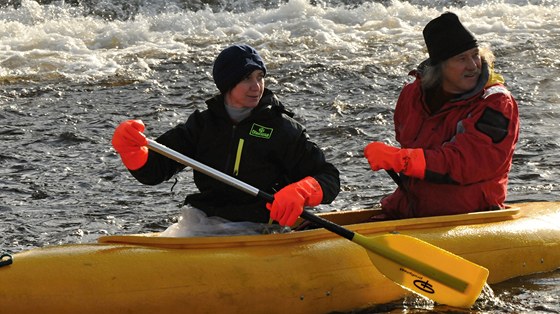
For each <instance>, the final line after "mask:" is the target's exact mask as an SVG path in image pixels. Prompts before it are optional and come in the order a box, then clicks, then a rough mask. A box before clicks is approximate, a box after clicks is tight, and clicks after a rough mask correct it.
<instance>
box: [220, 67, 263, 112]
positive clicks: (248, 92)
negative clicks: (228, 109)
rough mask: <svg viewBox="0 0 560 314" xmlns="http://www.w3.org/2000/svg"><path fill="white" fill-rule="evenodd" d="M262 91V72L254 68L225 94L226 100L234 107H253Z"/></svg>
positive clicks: (257, 102) (259, 98)
mask: <svg viewBox="0 0 560 314" xmlns="http://www.w3.org/2000/svg"><path fill="white" fill-rule="evenodd" d="M263 92H264V72H263V71H261V70H255V71H253V72H251V74H249V75H247V76H246V77H245V78H243V79H242V80H241V82H239V83H237V85H235V86H234V87H233V88H232V89H231V90H230V91H229V92H227V94H226V102H227V104H228V105H230V106H232V107H235V108H255V107H256V106H257V105H258V104H259V101H260V100H261V97H262V95H263Z"/></svg>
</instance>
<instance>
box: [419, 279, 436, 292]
mask: <svg viewBox="0 0 560 314" xmlns="http://www.w3.org/2000/svg"><path fill="white" fill-rule="evenodd" d="M414 286H416V288H418V289H420V290H422V291H424V292H426V293H434V292H435V291H434V288H433V286H432V285H431V284H430V283H429V282H428V281H427V280H426V281H422V280H418V279H417V280H414Z"/></svg>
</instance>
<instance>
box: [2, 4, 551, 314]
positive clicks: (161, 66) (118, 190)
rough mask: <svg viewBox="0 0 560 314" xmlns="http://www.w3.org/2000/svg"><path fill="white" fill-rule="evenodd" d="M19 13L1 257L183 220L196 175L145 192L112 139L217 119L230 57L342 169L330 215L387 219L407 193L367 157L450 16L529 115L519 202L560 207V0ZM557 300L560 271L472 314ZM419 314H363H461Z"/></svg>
mask: <svg viewBox="0 0 560 314" xmlns="http://www.w3.org/2000/svg"><path fill="white" fill-rule="evenodd" d="M8 2H9V4H8V5H5V6H0V45H1V46H2V47H3V48H2V49H1V50H2V51H0V82H1V85H0V140H1V143H2V146H1V148H2V149H1V150H0V191H1V193H0V232H1V239H2V240H1V242H0V251H1V252H11V253H14V252H19V251H22V250H26V249H31V248H35V247H41V246H45V245H56V244H63V243H82V242H94V241H95V240H96V239H97V237H99V236H100V235H105V234H119V233H143V232H153V231H162V230H164V229H165V228H166V227H167V226H169V225H170V224H171V223H172V222H174V221H175V220H176V219H177V215H178V214H179V208H178V206H179V204H180V203H181V202H182V200H183V199H184V197H185V195H186V194H188V193H189V192H192V191H193V190H194V186H193V184H192V181H191V175H192V172H191V171H190V170H189V171H184V172H183V173H181V174H179V175H178V176H177V183H176V185H175V186H174V188H173V189H172V186H173V184H174V183H175V181H174V180H171V181H170V182H167V183H164V184H161V185H159V186H155V187H151V186H143V185H141V184H139V183H137V182H136V181H135V180H134V179H133V178H132V177H131V176H130V175H129V173H128V172H127V171H126V170H125V168H124V167H123V166H122V164H121V162H120V159H119V158H118V156H117V155H116V153H115V151H114V150H113V149H112V147H111V145H110V140H111V137H112V134H113V130H114V128H115V126H116V125H117V124H118V123H119V122H121V121H123V120H126V119H130V118H139V119H142V120H143V121H144V122H145V124H146V125H147V131H146V134H147V135H148V136H150V137H156V136H157V135H159V134H161V133H162V132H164V131H165V130H167V129H169V128H170V127H172V126H173V125H175V124H177V123H179V122H181V121H184V120H185V119H186V118H187V116H188V115H189V114H190V113H191V112H193V111H194V110H195V109H197V108H198V109H202V108H204V100H205V99H206V98H208V97H210V96H212V95H213V94H214V93H215V92H216V91H217V90H216V88H215V86H214V84H213V83H212V79H211V64H212V61H213V58H214V57H215V55H216V54H217V53H218V52H219V50H221V49H222V48H224V47H225V46H227V45H229V44H230V43H233V42H247V43H249V44H251V45H253V46H255V47H256V48H257V49H258V50H259V51H260V52H261V54H262V55H263V57H264V58H265V61H266V63H267V66H268V68H269V76H268V78H267V84H268V87H269V88H271V89H272V90H274V91H275V92H276V93H277V94H279V96H280V98H281V100H282V101H283V102H284V103H285V104H286V105H287V106H288V107H290V108H291V109H292V110H294V111H295V112H296V114H297V116H298V119H299V120H300V121H301V122H302V123H304V124H305V125H306V126H307V127H308V130H309V133H310V135H311V137H312V139H313V140H314V141H315V142H317V143H319V144H320V146H321V147H323V148H324V150H325V152H326V154H327V157H328V158H329V159H330V160H331V161H332V162H333V163H335V164H336V165H337V167H338V168H339V169H340V171H341V179H342V192H341V193H340V196H339V197H338V198H337V199H336V201H335V202H334V203H333V204H332V205H328V206H321V207H319V210H321V211H330V210H352V209H356V208H364V207H370V206H373V205H374V204H377V202H378V201H379V199H380V198H381V197H382V196H383V195H385V194H387V193H390V192H391V191H392V190H393V189H394V188H395V185H394V183H392V181H391V180H390V178H389V177H388V176H387V175H385V174H384V173H382V172H380V173H372V172H371V171H369V167H368V166H367V162H366V161H365V159H364V158H363V155H362V151H363V147H364V146H365V145H366V144H367V143H368V142H370V141H372V140H379V141H390V142H393V143H395V142H394V132H393V126H392V112H393V107H394V104H395V101H396V97H397V96H398V92H399V90H400V88H401V87H402V84H403V83H404V82H405V81H406V80H407V79H408V78H407V76H406V73H407V72H408V71H409V70H410V69H412V68H413V67H414V66H415V65H416V64H418V63H419V62H420V61H421V60H422V59H423V58H424V57H425V56H426V55H425V50H423V42H422V38H421V35H420V34H421V29H422V27H423V25H425V23H427V21H429V20H430V19H431V18H433V17H435V16H437V15H439V14H440V13H441V12H443V11H444V10H446V9H452V10H453V11H455V12H457V13H458V14H459V15H460V16H461V18H462V19H463V20H464V21H465V24H467V26H468V27H469V28H471V29H472V30H473V32H475V34H477V36H478V37H479V40H480V41H482V42H485V43H488V44H489V45H490V46H491V47H492V49H493V50H494V51H495V53H496V55H497V58H498V60H497V63H496V68H497V70H498V71H499V72H500V73H502V74H503V75H504V76H505V78H506V81H507V85H508V87H509V88H510V90H511V92H512V94H513V95H514V96H515V97H516V99H517V100H518V102H519V109H520V119H521V134H520V140H519V144H518V147H517V150H516V154H515V156H514V164H513V169H512V172H511V177H510V185H509V196H508V200H509V201H510V202H517V201H533V200H535V201H536V200H539V201H540V200H544V201H559V200H560V190H559V183H558V177H559V174H560V170H559V167H558V165H559V164H560V157H559V156H560V140H559V138H558V135H559V133H558V126H559V122H558V121H559V120H560V109H559V106H560V93H559V90H560V79H559V78H558V73H559V68H560V14H559V13H558V12H559V10H558V4H556V2H555V1H439V2H438V1H436V2H433V1H358V2H351V1H350V2H348V1H347V2H343V1H330V2H327V1H324V2H323V1H315V2H311V3H310V2H308V1H303V0H300V1H166V2H159V1H153V3H150V4H149V5H148V3H147V2H146V3H144V2H141V1H138V2H134V5H132V4H131V3H132V2H127V1H117V0H114V1H112V2H111V1H108V2H103V3H102V2H95V1H87V2H79V1H76V2H65V3H60V2H49V3H50V4H47V2H43V4H39V3H37V2H34V1H19V2H13V1H8ZM0 4H1V3H0ZM248 8H252V9H248ZM559 286H560V273H559V272H558V271H556V272H553V273H549V274H542V275H536V276H530V277H524V278H517V279H513V280H511V281H508V282H504V283H501V284H497V285H492V287H491V288H492V290H493V293H494V296H493V297H489V298H485V302H482V303H481V304H477V306H478V307H477V306H475V307H474V308H473V310H471V311H468V313H534V312H541V313H558V312H560V305H559V303H560V302H559V299H558V296H559V295H560V288H559ZM488 300H489V301H488ZM409 303H410V304H409ZM409 303H407V301H406V300H405V302H404V303H403V302H402V301H401V302H398V303H395V304H388V305H383V306H380V307H376V308H374V309H371V310H368V312H367V313H382V312H386V313H439V312H447V313H455V312H457V310H456V309H448V308H444V307H436V308H433V306H430V305H427V306H422V305H421V304H420V303H419V302H418V301H417V300H412V301H410V302H409ZM459 313H467V311H465V312H459Z"/></svg>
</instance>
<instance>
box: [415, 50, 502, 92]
mask: <svg viewBox="0 0 560 314" xmlns="http://www.w3.org/2000/svg"><path fill="white" fill-rule="evenodd" d="M479 53H480V57H481V59H482V61H483V62H486V63H487V64H488V65H489V66H490V67H492V66H493V64H494V60H495V59H496V57H495V56H494V53H493V52H492V50H490V48H488V47H480V48H479ZM446 62H447V60H445V61H443V62H440V63H438V64H436V65H430V64H426V65H425V66H424V68H423V69H422V89H423V90H430V89H433V88H436V87H438V86H440V85H441V83H442V81H443V66H444V65H445V63H446Z"/></svg>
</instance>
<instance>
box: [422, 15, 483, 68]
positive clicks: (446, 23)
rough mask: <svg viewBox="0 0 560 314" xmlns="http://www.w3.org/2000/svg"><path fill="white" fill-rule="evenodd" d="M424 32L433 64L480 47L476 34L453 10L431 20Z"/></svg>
mask: <svg viewBox="0 0 560 314" xmlns="http://www.w3.org/2000/svg"><path fill="white" fill-rule="evenodd" d="M422 34H423V35H424V41H425V42H426V46H427V47H428V54H429V55H430V64H432V65H436V64H438V63H440V62H441V61H445V60H447V59H449V58H451V57H453V56H456V55H458V54H460V53H462V52H464V51H467V50H469V49H472V48H475V47H478V44H477V42H476V38H475V37H474V35H473V34H472V33H471V32H470V31H468V30H467V29H466V28H465V27H464V26H463V24H461V21H459V18H458V17H457V15H455V14H454V13H451V12H446V13H443V14H442V15H440V16H439V17H437V18H435V19H433V20H431V21H430V22H429V23H428V24H427V25H426V27H424V31H423V32H422Z"/></svg>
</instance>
